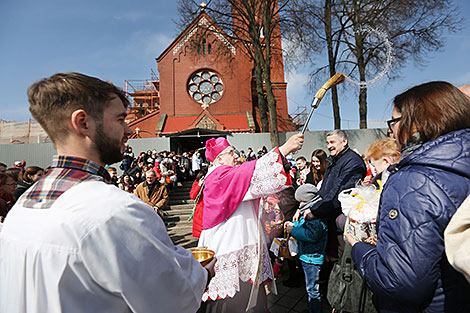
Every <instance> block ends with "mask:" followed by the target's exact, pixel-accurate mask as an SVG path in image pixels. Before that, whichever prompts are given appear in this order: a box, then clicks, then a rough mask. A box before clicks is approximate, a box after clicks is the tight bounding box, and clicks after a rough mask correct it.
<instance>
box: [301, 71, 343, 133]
mask: <svg viewBox="0 0 470 313" xmlns="http://www.w3.org/2000/svg"><path fill="white" fill-rule="evenodd" d="M345 79H346V76H344V74H343V73H336V74H335V75H334V76H333V77H331V78H330V79H328V81H327V82H326V83H325V84H324V85H323V86H321V88H320V89H319V90H318V91H317V93H316V94H315V98H314V99H313V102H312V110H310V113H309V114H308V117H307V121H306V122H305V125H304V128H302V134H304V133H305V131H306V130H307V127H308V122H310V118H312V114H313V111H314V110H315V109H316V108H318V105H319V104H320V101H321V99H323V96H324V95H325V93H326V92H327V91H328V89H330V88H331V87H333V86H336V85H338V84H341V83H342V82H344V80H345Z"/></svg>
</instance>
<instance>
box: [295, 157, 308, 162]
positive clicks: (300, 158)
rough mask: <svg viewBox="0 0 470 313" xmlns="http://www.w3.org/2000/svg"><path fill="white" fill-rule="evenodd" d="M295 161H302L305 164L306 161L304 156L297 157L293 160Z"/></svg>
mask: <svg viewBox="0 0 470 313" xmlns="http://www.w3.org/2000/svg"><path fill="white" fill-rule="evenodd" d="M295 160H296V161H298V160H304V161H305V162H307V159H306V158H305V157H304V156H302V155H301V156H299V157H297V159H295Z"/></svg>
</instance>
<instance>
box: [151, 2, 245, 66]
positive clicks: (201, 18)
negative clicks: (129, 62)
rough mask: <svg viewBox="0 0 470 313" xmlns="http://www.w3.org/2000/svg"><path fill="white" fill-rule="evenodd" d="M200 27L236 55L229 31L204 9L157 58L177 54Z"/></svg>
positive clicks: (160, 58) (158, 60)
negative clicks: (221, 26) (220, 25)
mask: <svg viewBox="0 0 470 313" xmlns="http://www.w3.org/2000/svg"><path fill="white" fill-rule="evenodd" d="M200 27H205V28H206V29H208V30H209V31H212V33H213V34H214V35H215V36H216V37H217V38H218V39H219V40H220V41H221V42H222V43H223V44H224V45H225V46H226V47H227V49H229V50H230V51H231V52H232V53H233V54H234V55H235V54H236V53H237V52H236V49H235V45H234V44H233V43H232V41H231V39H230V37H229V36H228V35H227V33H226V32H225V31H224V30H223V29H222V28H220V27H219V26H218V25H217V24H216V23H215V21H214V20H213V19H212V18H211V17H210V16H209V15H208V14H207V13H206V12H205V11H202V12H201V13H200V14H199V15H198V16H197V17H196V18H195V19H194V20H193V21H192V22H191V23H190V24H189V25H188V26H187V27H186V28H185V29H184V30H183V31H182V32H181V33H180V34H179V35H178V37H176V38H175V40H173V42H172V43H171V44H170V45H169V46H168V47H167V48H166V49H165V50H164V51H163V52H162V53H161V54H160V55H159V56H158V57H157V58H156V60H157V62H160V61H161V60H162V59H163V58H164V57H165V56H166V55H168V54H169V53H172V54H173V55H176V54H177V53H178V51H179V50H180V49H181V48H182V47H184V45H185V44H186V43H187V42H188V41H189V40H190V39H191V37H193V36H194V35H195V34H196V32H197V31H198V29H199V28H200Z"/></svg>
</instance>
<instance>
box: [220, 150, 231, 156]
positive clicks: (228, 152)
mask: <svg viewBox="0 0 470 313" xmlns="http://www.w3.org/2000/svg"><path fill="white" fill-rule="evenodd" d="M224 154H228V155H230V156H234V155H235V150H230V151H227V152H223V153H220V154H219V156H221V155H224Z"/></svg>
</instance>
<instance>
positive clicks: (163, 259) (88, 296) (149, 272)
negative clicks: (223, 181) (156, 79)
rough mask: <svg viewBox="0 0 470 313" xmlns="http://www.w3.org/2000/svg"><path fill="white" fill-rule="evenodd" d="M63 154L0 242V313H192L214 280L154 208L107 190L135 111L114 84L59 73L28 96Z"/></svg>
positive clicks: (18, 208)
mask: <svg viewBox="0 0 470 313" xmlns="http://www.w3.org/2000/svg"><path fill="white" fill-rule="evenodd" d="M28 98H29V102H30V104H31V106H30V111H31V113H32V115H33V116H34V118H35V119H36V120H37V121H38V122H39V123H40V124H41V126H42V127H43V128H44V129H45V130H46V132H47V133H48V135H49V137H50V138H51V140H52V141H53V143H54V145H55V148H56V150H57V154H58V155H57V156H55V157H54V159H53V163H52V168H51V170H50V171H49V172H48V174H47V175H46V176H44V177H43V178H42V179H41V180H39V181H38V182H37V183H36V184H35V185H33V186H32V187H31V188H30V189H29V190H28V191H26V192H25V194H24V195H23V196H22V197H21V201H18V202H17V203H16V204H15V206H14V207H13V209H12V210H11V211H10V213H9V215H8V217H7V219H6V221H5V223H4V227H3V230H2V232H1V233H0V277H1V279H0V290H1V291H2V292H1V293H0V312H131V311H132V312H155V310H157V309H158V311H159V312H195V311H196V310H197V309H198V307H199V306H200V303H201V297H202V294H203V292H204V290H205V289H206V287H207V285H208V281H209V279H210V277H211V276H213V263H214V262H213V263H212V264H211V265H209V266H208V267H207V268H203V267H202V266H201V265H200V264H199V263H198V262H197V261H196V260H195V259H194V258H193V257H192V254H191V252H190V251H189V250H185V249H183V248H181V247H175V246H174V245H173V244H172V242H171V240H170V238H169V237H168V235H167V232H166V229H165V225H164V224H163V222H162V220H161V219H160V218H159V217H158V216H157V214H155V212H154V210H153V208H152V207H150V206H148V205H147V204H145V203H143V202H142V201H140V200H139V199H138V198H137V197H134V196H132V195H130V194H129V193H126V192H124V191H122V190H120V189H118V188H116V187H115V186H113V185H111V184H109V175H108V173H107V171H106V170H105V169H104V166H105V165H106V164H113V163H116V162H118V161H120V160H121V159H122V153H121V151H124V149H125V144H126V142H127V137H128V136H129V135H130V134H131V133H132V131H131V129H130V128H129V127H128V126H127V124H126V122H125V117H126V108H127V106H128V104H129V102H128V100H127V98H126V95H125V93H124V92H123V91H121V90H120V89H118V88H117V87H115V86H114V85H112V84H111V83H108V82H104V81H101V80H99V79H97V78H93V77H89V76H86V75H83V74H79V73H64V74H55V75H53V76H51V77H50V78H46V79H43V80H40V81H38V82H36V83H34V84H33V85H32V86H31V87H30V88H29V89H28Z"/></svg>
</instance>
